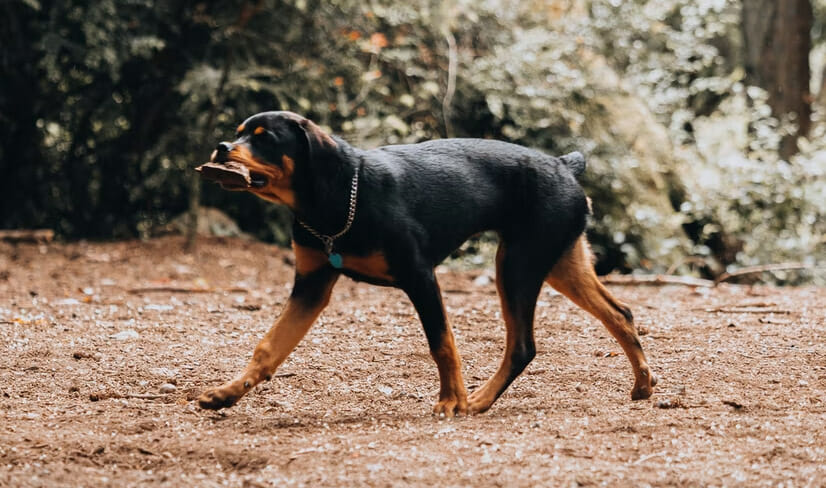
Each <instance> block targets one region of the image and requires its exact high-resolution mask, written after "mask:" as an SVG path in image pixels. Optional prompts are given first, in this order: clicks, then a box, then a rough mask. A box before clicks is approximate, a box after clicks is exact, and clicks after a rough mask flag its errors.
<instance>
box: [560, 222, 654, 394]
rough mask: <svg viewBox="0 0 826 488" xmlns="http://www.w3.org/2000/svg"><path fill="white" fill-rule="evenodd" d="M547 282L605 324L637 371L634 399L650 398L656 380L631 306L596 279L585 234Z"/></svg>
mask: <svg viewBox="0 0 826 488" xmlns="http://www.w3.org/2000/svg"><path fill="white" fill-rule="evenodd" d="M545 281H546V282H547V283H548V284H550V285H551V286H553V287H554V288H555V289H557V290H558V291H559V292H560V293H562V294H563V295H565V296H566V297H568V298H570V299H571V301H573V302H574V303H576V304H577V305H579V306H580V307H582V308H583V309H584V310H585V311H587V312H588V313H590V314H591V315H593V316H594V317H596V318H597V319H599V320H600V321H601V322H602V323H603V324H605V327H606V328H607V329H608V331H609V332H610V333H611V335H612V336H614V338H615V339H616V340H617V342H619V344H620V346H621V347H622V349H623V351H625V355H626V356H627V357H628V360H629V361H630V362H631V368H632V369H633V370H634V378H635V381H634V388H633V390H632V391H631V398H632V399H634V400H640V399H645V398H648V397H650V396H651V393H652V392H653V387H654V385H655V384H656V383H657V380H656V378H654V376H653V375H652V374H651V370H650V369H649V367H648V362H647V361H646V359H645V354H644V353H643V350H642V345H641V344H640V341H639V337H638V336H637V329H636V327H634V323H633V321H632V320H630V312H629V311H628V307H626V306H625V305H624V304H622V303H621V302H619V301H618V300H617V299H615V298H614V297H613V295H611V293H610V292H609V291H608V290H607V289H606V288H605V287H604V286H603V285H602V283H600V281H599V279H598V278H597V275H596V273H595V272H594V268H593V264H592V262H591V254H590V250H589V249H588V242H587V241H586V240H585V237H580V239H579V240H578V241H577V242H576V243H575V244H574V246H573V247H572V248H571V249H570V250H569V251H568V252H567V253H566V254H565V255H564V256H562V258H561V259H560V260H559V262H558V263H557V264H556V266H554V268H553V269H552V270H551V273H550V274H549V275H548V276H547V278H546V280H545Z"/></svg>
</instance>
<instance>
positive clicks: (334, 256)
mask: <svg viewBox="0 0 826 488" xmlns="http://www.w3.org/2000/svg"><path fill="white" fill-rule="evenodd" d="M327 259H329V260H330V264H331V265H332V266H333V267H334V268H336V269H341V266H342V265H343V264H344V259H342V257H341V254H339V253H337V252H334V253H331V254H330V255H329V256H328V257H327Z"/></svg>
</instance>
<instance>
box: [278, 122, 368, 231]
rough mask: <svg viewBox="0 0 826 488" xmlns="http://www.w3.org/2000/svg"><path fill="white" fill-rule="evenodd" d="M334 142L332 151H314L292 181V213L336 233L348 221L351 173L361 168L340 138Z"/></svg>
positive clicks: (358, 156)
mask: <svg viewBox="0 0 826 488" xmlns="http://www.w3.org/2000/svg"><path fill="white" fill-rule="evenodd" d="M336 143H337V147H336V149H335V150H330V151H325V152H323V153H313V154H312V157H311V158H308V161H307V163H308V164H307V165H306V168H304V169H303V170H302V171H301V173H302V174H300V175H296V176H297V178H296V180H297V181H295V187H296V188H295V191H296V207H295V208H294V209H293V213H294V214H295V216H296V218H297V219H299V220H301V221H302V222H304V223H305V224H306V225H308V226H310V227H312V228H313V229H315V230H316V231H317V232H319V233H321V234H325V235H333V234H335V233H337V232H339V231H340V230H341V229H342V228H343V227H344V225H345V223H346V221H347V215H348V213H349V210H350V200H351V198H350V194H351V190H352V182H353V176H354V175H355V174H356V172H357V171H359V170H360V167H361V160H362V158H361V156H360V155H358V154H356V151H355V149H354V148H353V147H352V146H350V145H349V144H347V143H346V142H344V141H343V140H341V139H339V138H336ZM353 162H357V163H356V164H353ZM359 191H361V190H359Z"/></svg>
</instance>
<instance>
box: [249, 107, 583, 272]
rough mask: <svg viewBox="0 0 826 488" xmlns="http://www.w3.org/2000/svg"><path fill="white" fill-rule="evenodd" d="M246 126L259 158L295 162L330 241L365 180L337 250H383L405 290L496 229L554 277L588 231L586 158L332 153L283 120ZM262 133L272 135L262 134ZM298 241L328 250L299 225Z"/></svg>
mask: <svg viewBox="0 0 826 488" xmlns="http://www.w3.org/2000/svg"><path fill="white" fill-rule="evenodd" d="M243 125H244V127H245V130H244V133H243V134H242V135H241V137H240V138H239V140H237V141H236V142H235V143H236V144H238V143H248V144H249V146H250V147H251V149H252V151H253V154H254V155H255V156H256V157H258V158H259V159H261V160H264V161H267V162H270V163H271V164H276V165H280V164H281V155H282V154H286V155H287V156H289V157H290V158H292V159H293V160H294V161H295V162H296V164H295V174H294V176H293V189H294V191H295V195H296V207H297V208H296V209H294V210H295V212H296V214H297V216H298V217H299V218H300V219H301V220H302V221H304V222H306V223H307V224H309V225H311V226H312V227H313V228H315V229H316V230H318V231H319V232H321V233H323V234H334V233H336V232H338V231H340V230H341V229H342V227H343V226H344V223H345V221H346V219H347V211H348V202H349V194H350V182H351V179H352V176H353V172H355V171H359V172H360V173H359V188H358V201H357V210H356V216H355V221H354V222H353V226H352V228H351V229H350V231H349V232H347V234H345V235H344V236H342V237H341V238H339V239H338V240H336V242H335V249H336V252H340V253H343V254H355V255H367V254H369V253H371V252H375V251H381V252H383V253H384V255H385V256H386V259H387V261H388V264H389V266H390V273H391V275H392V276H394V277H396V279H397V281H398V282H403V281H404V279H405V278H406V276H407V275H408V274H409V273H410V272H411V270H410V269H409V268H410V267H411V266H414V267H418V266H421V267H428V268H432V267H433V266H435V265H436V264H438V263H440V262H441V261H442V260H444V259H445V258H446V257H447V256H448V255H449V254H450V253H451V252H453V251H454V250H455V249H456V248H457V247H459V246H460V245H461V244H462V243H463V242H464V241H465V240H466V239H467V238H468V237H470V236H472V235H474V234H477V233H479V232H482V231H485V230H494V231H497V232H498V233H499V234H500V235H501V236H502V239H503V240H504V242H506V243H507V242H508V241H511V240H515V241H524V242H521V244H520V246H521V247H524V248H525V252H529V253H531V254H532V256H531V260H532V262H534V263H535V265H536V266H537V267H538V268H543V271H544V272H547V271H548V270H549V269H550V267H551V266H552V265H553V263H555V261H556V260H557V259H558V258H559V257H560V255H561V254H562V253H563V252H564V251H565V250H566V249H567V248H568V247H569V246H570V245H571V244H572V243H573V242H574V241H575V240H576V238H577V237H578V236H579V235H580V234H582V232H583V230H584V228H585V218H586V214H587V211H588V210H587V203H586V198H585V195H584V193H583V191H582V189H581V187H580V186H579V184H578V183H577V181H576V179H575V176H576V175H579V174H581V173H582V171H583V170H584V168H585V160H584V158H583V157H582V155H581V154H580V153H572V154H569V155H566V156H563V157H561V158H558V157H553V156H549V155H547V154H544V153H541V152H539V151H535V150H532V149H527V148H524V147H522V146H517V145H514V144H509V143H505V142H500V141H493V140H484V139H442V140H435V141H430V142H423V143H420V144H409V145H397V146H384V147H380V148H377V149H372V150H366V151H365V150H361V149H357V148H354V147H352V146H350V145H349V144H348V143H346V142H345V141H344V140H342V139H340V138H337V137H333V138H332V139H333V140H334V141H335V145H336V147H332V145H330V144H326V145H324V144H319V143H318V141H317V140H314V137H313V135H312V134H309V135H308V134H307V130H306V128H305V127H303V126H302V124H301V123H300V122H299V121H298V120H296V119H295V118H293V117H292V114H289V113H285V112H264V113H261V114H257V115H254V116H253V117H250V118H249V119H248V120H247V121H245V122H244V124H243ZM259 126H263V127H264V128H265V129H267V132H265V133H263V134H259V135H254V134H253V132H254V130H255V128H257V127H259ZM293 235H294V239H295V241H296V242H297V243H298V244H300V245H302V246H307V247H311V248H316V249H323V245H322V243H321V242H320V241H319V240H318V239H317V238H316V237H314V236H313V235H311V234H310V233H309V232H307V231H306V230H305V229H304V228H302V227H301V226H300V225H298V224H296V225H294V226H293ZM344 274H351V275H352V273H348V272H347V271H346V270H345V271H344ZM352 277H354V278H356V279H359V278H363V277H360V276H358V275H352ZM368 281H371V280H368Z"/></svg>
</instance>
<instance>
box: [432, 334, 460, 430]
mask: <svg viewBox="0 0 826 488" xmlns="http://www.w3.org/2000/svg"><path fill="white" fill-rule="evenodd" d="M431 356H432V357H433V360H434V361H435V362H436V367H437V368H438V370H439V385H440V387H439V401H438V402H437V403H436V404H435V405H434V406H433V413H434V414H436V415H439V414H444V415H445V417H453V415H454V414H457V413H458V414H461V415H466V414H467V412H468V403H467V390H465V381H464V379H463V378H462V360H461V358H460V356H459V351H458V350H457V349H456V341H455V340H454V338H453V332H452V331H451V330H450V324H448V325H447V329H446V330H445V333H444V335H443V336H442V345H441V347H440V348H439V350H438V351H435V352H432V353H431Z"/></svg>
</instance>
